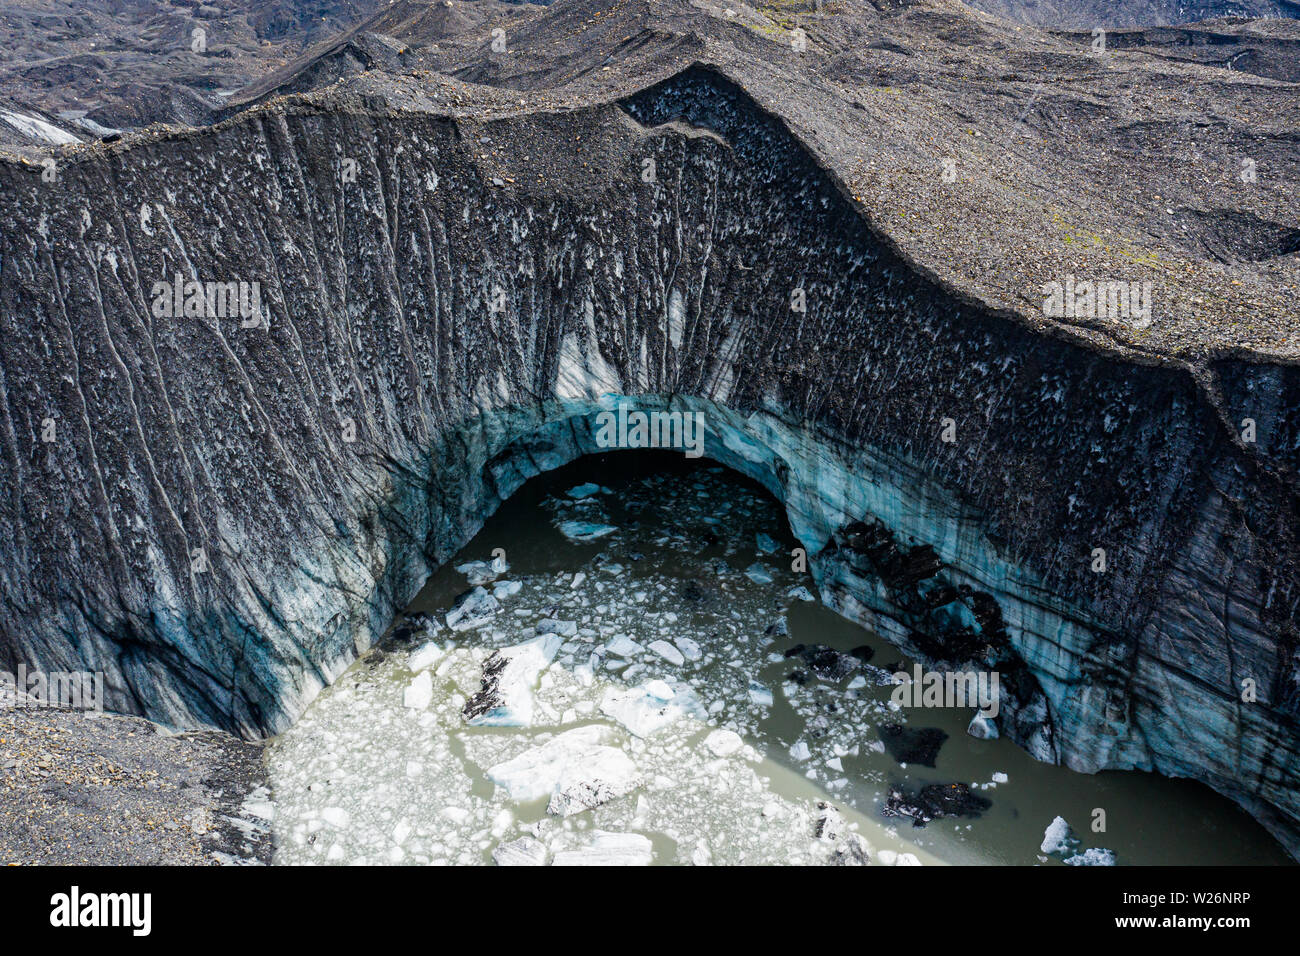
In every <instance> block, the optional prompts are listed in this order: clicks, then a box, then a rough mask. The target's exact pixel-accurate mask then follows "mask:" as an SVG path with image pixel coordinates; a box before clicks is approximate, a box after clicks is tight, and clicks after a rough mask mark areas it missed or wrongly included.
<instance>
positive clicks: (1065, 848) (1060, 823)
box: [1039, 817, 1079, 853]
mask: <svg viewBox="0 0 1300 956" xmlns="http://www.w3.org/2000/svg"><path fill="white" fill-rule="evenodd" d="M1078 842H1079V840H1078V838H1077V837H1076V836H1075V835H1074V830H1073V829H1072V828H1071V826H1070V824H1068V823H1066V822H1065V817H1056V818H1054V819H1053V820H1052V822H1051V823H1049V824H1048V825H1047V829H1046V830H1044V831H1043V843H1042V845H1041V846H1040V847H1039V849H1040V850H1042V851H1043V852H1044V853H1068V852H1069V850H1070V848H1071V847H1073V846H1076V845H1078Z"/></svg>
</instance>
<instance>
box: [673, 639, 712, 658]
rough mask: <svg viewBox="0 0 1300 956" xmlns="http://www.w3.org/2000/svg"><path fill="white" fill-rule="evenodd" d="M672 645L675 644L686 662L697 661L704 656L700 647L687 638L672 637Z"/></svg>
mask: <svg viewBox="0 0 1300 956" xmlns="http://www.w3.org/2000/svg"><path fill="white" fill-rule="evenodd" d="M673 643H674V644H676V645H677V649H678V650H679V651H681V652H682V657H684V658H686V659H687V660H688V661H698V660H699V659H700V658H702V657H703V656H704V652H703V651H702V650H700V645H699V644H697V643H696V642H695V641H693V640H691V639H690V638H689V637H674V638H673Z"/></svg>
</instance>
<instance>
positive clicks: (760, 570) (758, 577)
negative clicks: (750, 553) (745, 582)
mask: <svg viewBox="0 0 1300 956" xmlns="http://www.w3.org/2000/svg"><path fill="white" fill-rule="evenodd" d="M745 577H747V578H749V580H751V581H753V582H754V583H755V584H771V583H772V572H771V571H769V570H768V569H767V568H765V567H764V566H763V565H761V564H759V563H758V562H757V561H756V562H754V563H753V564H751V565H750V566H749V567H747V568H745Z"/></svg>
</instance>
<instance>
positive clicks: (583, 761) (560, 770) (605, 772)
mask: <svg viewBox="0 0 1300 956" xmlns="http://www.w3.org/2000/svg"><path fill="white" fill-rule="evenodd" d="M610 735H611V731H610V729H609V728H608V727H602V726H599V725H591V726H587V727H576V728H574V729H573V730H566V731H565V732H564V733H562V734H559V735H558V736H556V737H553V738H552V739H550V740H548V741H547V742H546V743H544V744H541V745H540V746H537V747H533V748H531V749H529V750H525V751H524V752H523V753H522V754H520V755H519V756H518V757H515V758H514V759H512V760H507V761H506V762H505V763H500V764H497V765H496V766H494V767H490V768H489V769H488V772H487V775H488V777H489V779H491V780H492V781H493V782H494V783H495V784H497V785H498V786H499V787H501V788H503V789H504V790H505V791H506V792H507V793H509V794H510V797H511V799H513V800H517V801H520V802H528V801H532V800H540V799H542V798H543V797H545V796H548V795H549V796H550V798H551V799H550V802H549V803H548V804H547V807H546V809H547V810H548V811H549V812H550V813H554V814H558V815H559V816H562V817H567V816H569V815H570V814H573V813H579V812H581V811H583V810H590V809H592V808H593V807H597V806H600V805H601V804H602V803H607V802H608V801H610V800H613V799H614V798H616V797H621V796H622V795H623V794H625V793H631V792H632V791H633V790H635V789H636V788H637V787H638V786H639V785H640V784H639V780H638V776H637V769H636V764H634V763H633V762H632V758H630V757H629V756H628V755H627V754H625V753H624V752H623V751H621V750H619V749H618V748H617V747H609V746H606V745H605V743H604V741H606V740H607V739H608V738H609V737H610Z"/></svg>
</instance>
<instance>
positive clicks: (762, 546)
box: [754, 531, 781, 554]
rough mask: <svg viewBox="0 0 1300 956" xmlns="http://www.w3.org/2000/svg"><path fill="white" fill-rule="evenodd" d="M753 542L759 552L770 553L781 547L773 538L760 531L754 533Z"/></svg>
mask: <svg viewBox="0 0 1300 956" xmlns="http://www.w3.org/2000/svg"><path fill="white" fill-rule="evenodd" d="M754 544H755V545H756V546H757V547H758V553H759V554H771V553H772V552H774V551H775V550H776V549H777V548H779V547H781V545H780V544H778V543H777V541H776V539H775V538H770V537H768V536H767V535H765V534H763V532H761V531H760V532H759V533H758V534H756V535H754Z"/></svg>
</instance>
